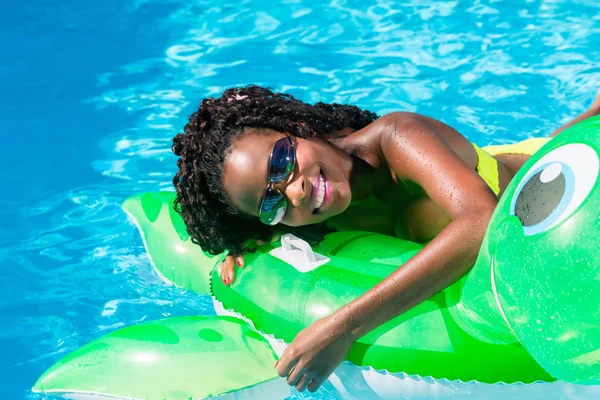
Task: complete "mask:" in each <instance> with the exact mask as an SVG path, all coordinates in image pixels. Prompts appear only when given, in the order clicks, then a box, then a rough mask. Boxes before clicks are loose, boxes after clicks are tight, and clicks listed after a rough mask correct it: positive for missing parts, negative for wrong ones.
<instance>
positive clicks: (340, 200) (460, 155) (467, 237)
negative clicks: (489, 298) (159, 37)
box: [173, 86, 600, 391]
mask: <svg viewBox="0 0 600 400" xmlns="http://www.w3.org/2000/svg"><path fill="white" fill-rule="evenodd" d="M599 110H600V97H599V98H597V99H596V101H595V102H594V104H593V106H592V107H591V108H590V109H589V110H588V111H586V112H585V113H583V114H582V115H580V116H579V117H577V118H576V119H575V120H573V121H571V122H570V123H568V124H567V125H565V126H563V127H561V128H560V129H559V130H557V131H556V132H554V133H553V135H556V134H557V133H558V132H560V131H562V130H563V129H565V128H566V127H568V126H570V125H572V124H574V123H576V122H579V121H581V120H583V119H586V118H589V117H591V116H593V115H595V114H597V113H598V112H599ZM184 130H185V133H182V134H178V135H177V136H176V137H175V138H174V144H173V151H174V152H175V154H176V155H178V156H180V159H179V160H178V163H177V165H178V166H179V171H178V172H177V174H176V175H175V177H174V179H173V182H174V184H175V188H176V190H177V199H176V202H175V207H176V209H177V210H178V211H180V212H181V215H182V217H183V219H184V221H185V223H186V226H187V229H188V232H189V234H190V236H191V237H192V238H193V240H194V241H195V242H196V243H197V244H199V245H200V246H201V247H202V249H203V250H205V251H208V252H210V253H213V254H218V253H220V252H222V251H224V250H226V249H227V250H229V251H230V254H231V255H229V256H228V257H227V258H226V260H225V261H224V263H223V266H222V272H221V277H222V279H223V282H224V283H225V284H230V283H231V282H233V279H234V272H235V266H234V264H237V265H238V266H239V267H240V268H241V267H243V258H242V256H241V253H242V251H243V250H244V249H246V248H247V245H248V244H249V243H250V242H254V241H260V240H262V241H264V240H269V238H271V237H272V235H273V234H274V232H275V230H277V229H278V227H280V226H281V225H286V226H287V227H290V228H285V230H286V231H290V230H292V229H295V230H298V229H301V228H297V227H305V226H308V228H310V231H308V230H304V233H305V234H309V233H312V236H313V238H314V236H315V233H316V234H317V235H318V233H319V232H323V229H324V228H325V225H327V227H329V228H335V229H356V230H369V231H375V232H380V233H386V234H390V235H396V236H399V237H403V238H407V239H410V240H414V241H419V242H424V241H427V240H431V242H430V243H429V244H427V245H426V246H425V247H424V248H423V250H422V251H420V252H419V253H418V254H417V255H416V256H414V257H413V258H412V259H411V260H409V261H408V262H407V263H406V264H404V266H403V267H402V268H399V269H398V270H396V271H395V272H394V273H393V274H391V275H390V276H388V277H387V278H386V279H385V280H383V281H382V282H381V283H380V284H378V285H377V286H375V287H374V288H372V289H371V290H369V291H368V292H367V293H365V294H364V295H362V296H361V297H359V298H358V299H356V300H354V301H352V302H351V303H349V304H347V305H346V306H344V307H342V308H341V309H339V310H337V311H336V312H334V313H333V314H332V315H330V316H327V317H325V318H322V319H320V320H319V321H317V322H315V323H314V324H313V325H311V326H309V327H308V328H306V329H305V330H303V331H302V332H300V333H299V334H298V335H297V336H296V338H295V340H294V342H293V343H292V344H291V345H290V347H289V348H288V349H287V350H286V351H285V353H284V354H283V356H282V357H281V359H280V361H279V363H278V365H277V366H276V367H277V369H278V372H279V375H281V376H282V377H285V376H287V381H288V383H289V384H290V385H294V386H296V388H297V389H298V390H301V391H302V390H304V389H306V388H308V390H310V391H315V390H317V389H318V388H319V386H320V385H321V384H322V383H323V382H324V381H325V380H326V379H327V377H328V376H329V375H330V374H331V373H332V372H333V370H334V369H335V367H336V366H337V365H338V364H339V363H340V362H341V361H342V360H343V358H344V357H345V355H346V353H347V352H348V350H349V348H350V346H351V345H352V344H353V342H354V341H355V340H356V339H357V338H359V337H361V336H363V335H365V334H366V333H368V332H369V331H371V330H372V329H374V328H376V327H377V326H379V325H381V324H382V323H384V322H386V321H388V320H390V319H391V318H394V317H395V316H397V315H399V314H402V313H403V312H405V311H407V310H408V309H410V308H411V307H413V306H415V305H416V304H418V303H420V302H422V301H424V300H426V299H427V298H429V297H430V296H432V295H433V294H435V293H436V292H438V291H440V290H442V289H444V288H445V287H447V286H449V285H450V284H451V283H453V282H454V281H456V280H457V279H459V278H460V277H461V276H462V275H464V274H465V273H466V272H467V271H468V270H469V269H470V268H471V267H472V266H473V264H474V263H475V259H476V258H477V253H478V251H479V247H480V245H481V242H482V240H483V236H484V233H485V230H486V227H487V225H488V223H489V220H490V218H491V216H492V213H493V211H494V208H495V207H496V204H497V202H498V197H499V196H501V195H502V193H503V191H504V189H505V188H506V186H507V185H508V183H509V182H510V180H511V179H512V178H513V177H514V175H515V174H516V172H517V171H518V169H519V168H520V167H521V166H522V165H523V163H524V162H525V161H526V160H527V158H528V157H529V156H530V155H531V154H532V153H533V152H535V150H537V148H539V147H540V146H541V145H542V144H543V143H544V142H545V141H546V140H547V139H533V140H529V141H525V142H522V143H521V144H515V145H505V146H493V147H489V148H486V150H487V151H484V150H482V149H479V148H477V147H476V146H474V145H473V144H472V143H470V142H469V141H468V140H467V139H466V138H465V137H464V136H462V135H461V134H460V133H459V132H457V131H456V130H454V129H452V128H451V127H449V126H448V125H446V124H444V123H442V122H440V121H437V120H434V119H432V118H428V117H425V116H422V115H418V114H413V113H405V112H398V113H391V114H387V115H384V116H382V117H380V118H377V116H376V115H375V114H373V113H371V112H369V111H363V110H360V109H358V108H356V107H353V106H347V105H339V104H331V105H329V104H323V103H318V104H315V105H314V106H312V105H308V104H305V103H303V102H300V101H298V100H295V99H294V98H292V97H291V96H289V95H284V94H277V93H273V92H271V91H270V90H268V89H264V88H260V87H256V86H251V87H246V88H236V89H230V90H227V91H225V92H224V93H223V95H222V96H221V97H220V98H207V99H204V100H203V101H202V103H201V105H200V108H199V110H198V111H197V112H195V113H194V114H193V115H192V116H191V117H190V119H189V123H188V124H187V125H186V126H185V129H184ZM553 135H552V136H553ZM374 199H376V201H375V202H374ZM325 221H326V222H325ZM296 233H297V234H298V232H296Z"/></svg>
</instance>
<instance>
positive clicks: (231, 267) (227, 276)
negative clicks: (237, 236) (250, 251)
mask: <svg viewBox="0 0 600 400" xmlns="http://www.w3.org/2000/svg"><path fill="white" fill-rule="evenodd" d="M236 268H244V256H242V255H241V254H229V255H227V257H225V260H223V262H222V263H221V280H222V281H223V283H224V284H225V285H227V286H229V285H231V284H232V283H233V280H234V279H235V270H236Z"/></svg>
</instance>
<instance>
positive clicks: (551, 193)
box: [515, 171, 566, 226]
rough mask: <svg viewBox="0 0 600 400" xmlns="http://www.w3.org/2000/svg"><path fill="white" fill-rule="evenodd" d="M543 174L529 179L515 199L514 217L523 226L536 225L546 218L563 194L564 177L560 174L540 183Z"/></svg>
mask: <svg viewBox="0 0 600 400" xmlns="http://www.w3.org/2000/svg"><path fill="white" fill-rule="evenodd" d="M543 172H544V171H540V172H538V173H537V174H535V175H533V176H532V177H531V178H529V180H528V181H527V183H526V184H525V185H524V186H523V188H522V189H521V192H520V193H519V196H518V197H517V201H516V203H515V215H516V216H517V218H519V220H521V223H522V224H523V226H533V225H537V224H539V223H540V222H542V221H543V220H545V219H546V218H548V217H549V216H550V214H552V212H553V211H554V210H556V208H557V207H558V205H559V204H560V201H561V200H562V198H563V196H564V194H565V189H566V179H565V175H564V174H563V173H562V172H560V173H559V174H558V175H557V176H556V177H555V178H554V179H552V180H549V181H542V179H541V177H542V174H543Z"/></svg>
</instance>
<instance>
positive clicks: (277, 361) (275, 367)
mask: <svg viewBox="0 0 600 400" xmlns="http://www.w3.org/2000/svg"><path fill="white" fill-rule="evenodd" d="M277 364H279V360H277V362H276V363H275V368H277Z"/></svg>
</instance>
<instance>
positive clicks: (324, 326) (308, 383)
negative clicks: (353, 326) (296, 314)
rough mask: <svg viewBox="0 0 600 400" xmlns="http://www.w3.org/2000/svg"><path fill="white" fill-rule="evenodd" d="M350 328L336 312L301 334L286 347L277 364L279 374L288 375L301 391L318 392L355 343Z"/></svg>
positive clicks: (289, 382)
mask: <svg viewBox="0 0 600 400" xmlns="http://www.w3.org/2000/svg"><path fill="white" fill-rule="evenodd" d="M348 328H349V327H348V324H346V323H344V320H343V319H342V318H341V317H340V316H339V315H336V314H333V315H330V316H328V317H325V318H322V319H320V320H318V321H316V322H315V323H314V324H312V325H310V326H309V327H307V328H305V329H304V330H302V331H301V332H300V333H298V335H297V336H296V338H295V339H294V341H293V342H292V344H291V345H290V346H289V347H288V348H287V349H286V350H285V352H284V353H283V355H282V356H281V359H280V360H279V361H278V362H277V364H275V367H276V368H277V373H278V374H279V376H281V377H286V376H287V383H288V384H289V385H291V386H296V389H297V390H299V391H301V392H302V391H303V390H304V389H306V388H308V391H309V392H316V391H317V389H319V387H320V386H321V385H322V384H323V382H325V380H327V378H328V377H329V375H331V373H332V372H333V371H334V370H335V368H336V367H337V366H338V365H339V363H340V362H342V360H343V359H344V357H345V356H346V354H347V353H348V351H349V350H350V347H351V346H352V344H353V343H354V338H353V337H352V334H351V333H350V331H349V329H348Z"/></svg>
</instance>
